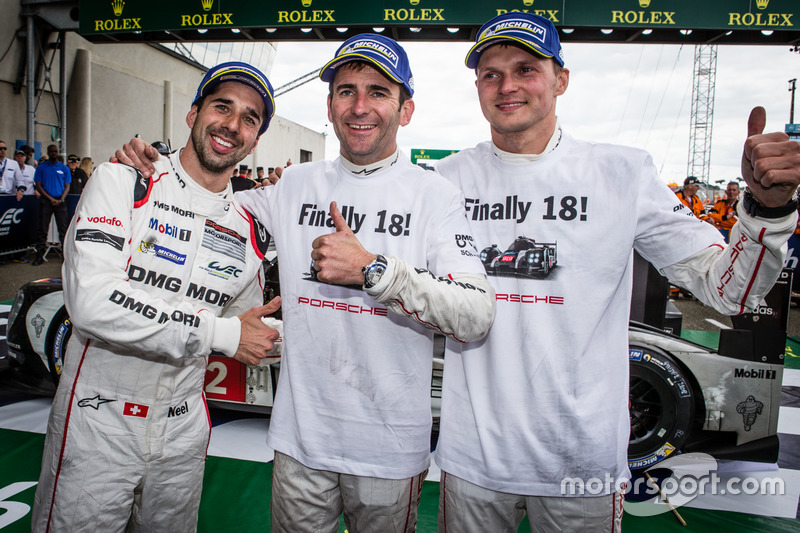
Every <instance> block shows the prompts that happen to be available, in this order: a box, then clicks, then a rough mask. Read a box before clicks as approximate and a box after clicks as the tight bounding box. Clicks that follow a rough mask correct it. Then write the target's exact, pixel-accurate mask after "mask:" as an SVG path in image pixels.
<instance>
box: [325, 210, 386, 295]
mask: <svg viewBox="0 0 800 533" xmlns="http://www.w3.org/2000/svg"><path fill="white" fill-rule="evenodd" d="M330 213H331V218H332V219H333V225H334V227H335V228H336V231H335V232H334V233H329V234H327V235H321V236H319V237H317V238H316V239H314V242H312V243H311V248H312V250H311V259H312V260H313V268H314V270H316V271H317V279H318V280H320V281H324V282H325V283H333V284H336V285H359V286H360V285H362V284H363V282H364V275H363V274H362V273H361V268H362V267H364V266H366V265H368V264H369V263H371V262H372V260H373V259H375V258H376V257H377V256H376V255H375V254H373V253H370V252H368V251H366V250H365V249H364V247H363V246H361V243H360V242H359V241H358V239H357V238H356V236H355V234H354V233H353V231H352V230H351V229H350V226H348V225H347V222H346V221H345V219H344V217H343V216H342V213H341V212H340V211H339V208H338V207H337V205H336V202H331V206H330Z"/></svg>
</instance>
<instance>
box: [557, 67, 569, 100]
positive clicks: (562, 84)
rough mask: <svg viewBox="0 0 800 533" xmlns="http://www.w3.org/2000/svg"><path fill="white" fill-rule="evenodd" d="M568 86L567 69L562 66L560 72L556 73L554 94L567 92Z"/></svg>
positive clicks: (559, 94)
mask: <svg viewBox="0 0 800 533" xmlns="http://www.w3.org/2000/svg"><path fill="white" fill-rule="evenodd" d="M568 86H569V69H567V68H562V69H561V72H559V73H558V78H557V80H556V96H561V95H562V94H564V93H565V92H567V87H568Z"/></svg>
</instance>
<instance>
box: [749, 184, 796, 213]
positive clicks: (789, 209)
mask: <svg viewBox="0 0 800 533" xmlns="http://www.w3.org/2000/svg"><path fill="white" fill-rule="evenodd" d="M742 207H743V208H744V211H745V213H747V214H748V215H750V216H751V217H760V218H783V217H785V216H786V215H790V214H792V213H794V212H795V211H797V197H792V199H791V201H789V203H788V204H786V205H783V206H781V207H766V206H764V205H762V204H760V203H759V202H758V200H756V199H755V197H753V194H752V193H751V192H750V189H745V190H744V198H742Z"/></svg>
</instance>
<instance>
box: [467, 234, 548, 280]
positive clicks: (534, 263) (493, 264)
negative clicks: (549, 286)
mask: <svg viewBox="0 0 800 533" xmlns="http://www.w3.org/2000/svg"><path fill="white" fill-rule="evenodd" d="M480 258H481V261H482V262H483V267H484V268H485V269H486V273H487V274H489V275H490V276H499V275H511V276H524V277H528V278H532V277H538V278H546V277H547V276H548V275H550V271H551V270H552V269H553V267H555V266H556V264H557V263H558V261H557V259H558V257H557V252H556V243H554V242H536V241H535V240H533V239H529V238H528V237H524V236H520V237H517V240H515V241H514V242H513V243H512V244H511V246H509V247H508V249H507V250H506V251H505V252H501V251H500V248H498V247H497V245H496V244H493V245H491V246H488V247H486V248H484V249H483V250H481V253H480Z"/></svg>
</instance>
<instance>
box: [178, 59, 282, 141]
mask: <svg viewBox="0 0 800 533" xmlns="http://www.w3.org/2000/svg"><path fill="white" fill-rule="evenodd" d="M226 81H236V82H239V83H243V84H245V85H247V86H248V87H252V88H253V89H255V91H256V92H257V93H258V94H259V95H261V98H262V100H264V108H265V109H266V110H267V118H266V120H264V124H262V125H261V130H260V131H259V132H258V134H259V135H261V134H262V133H264V132H265V131H267V126H269V122H270V120H271V119H272V116H273V115H274V114H275V97H274V95H273V91H272V85H271V84H270V82H269V80H268V79H267V77H266V76H265V75H264V74H263V73H262V72H261V71H260V70H258V69H257V68H255V67H254V66H252V65H248V64H247V63H242V62H240V61H229V62H227V63H220V64H219V65H217V66H216V67H214V68H212V69H210V70H209V71H208V72H206V75H205V76H204V77H203V81H201V82H200V86H199V87H198V88H197V94H195V95H194V100H192V105H194V104H196V103H197V101H198V100H200V99H201V98H203V97H204V96H206V95H208V94H211V93H212V92H213V91H214V87H216V86H217V85H219V84H220V83H224V82H226Z"/></svg>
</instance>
